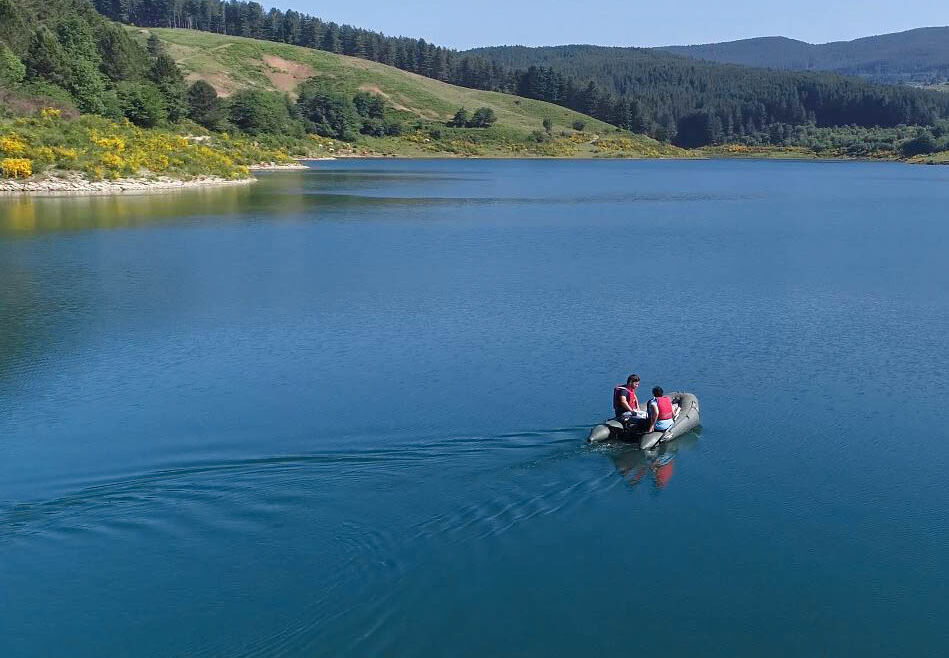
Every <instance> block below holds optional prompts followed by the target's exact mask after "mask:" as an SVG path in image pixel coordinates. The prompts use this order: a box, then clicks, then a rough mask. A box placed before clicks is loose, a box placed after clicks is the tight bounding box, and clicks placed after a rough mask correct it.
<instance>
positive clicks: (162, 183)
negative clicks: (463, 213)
mask: <svg viewBox="0 0 949 658" xmlns="http://www.w3.org/2000/svg"><path fill="white" fill-rule="evenodd" d="M342 157H343V158H345V159H375V158H392V159H399V160H448V159H451V160H454V159H462V160H466V159H471V160H518V159H525V160H601V161H603V160H613V161H615V160H698V161H702V160H705V161H714V160H772V161H773V160H783V161H802V162H838V163H839V162H889V163H894V164H907V165H921V164H922V165H939V164H944V163H936V162H926V161H919V160H917V161H915V162H914V161H912V160H896V159H894V160H889V159H877V158H847V157H832V158H831V157H820V156H808V155H806V154H794V155H790V154H786V155H783V156H775V155H773V154H768V153H754V154H751V153H749V154H741V155H738V154H722V153H705V154H702V155H699V156H697V157H694V156H693V157H593V158H565V157H557V156H535V157H527V158H524V157H513V158H512V157H504V156H470V155H467V156H459V155H457V154H445V155H432V156H431V157H425V156H422V157H420V156H409V155H395V154H393V155H381V156H380V155H361V156H353V155H346V156H342ZM337 159H340V156H336V157H309V158H296V162H293V163H274V162H268V163H260V164H257V165H253V166H250V167H248V169H249V170H250V171H252V172H253V171H261V172H266V171H293V170H297V171H302V170H305V169H310V167H308V166H307V165H306V164H304V163H306V162H321V161H332V160H337ZM256 181H257V179H256V178H254V177H253V176H248V177H247V178H237V179H232V178H222V177H219V176H198V177H195V178H191V179H187V180H186V179H178V178H172V177H170V176H158V177H155V178H144V177H142V178H117V179H114V180H98V181H93V180H89V179H88V178H86V177H85V176H83V175H82V174H79V173H71V174H68V175H52V176H46V177H43V178H39V179H33V180H31V179H22V180H18V179H0V198H3V197H10V196H20V195H37V196H43V195H48V196H68V195H91V194H103V195H106V194H147V193H150V192H167V191H172V190H186V189H198V188H204V187H216V186H223V185H246V184H249V183H254V182H256Z"/></svg>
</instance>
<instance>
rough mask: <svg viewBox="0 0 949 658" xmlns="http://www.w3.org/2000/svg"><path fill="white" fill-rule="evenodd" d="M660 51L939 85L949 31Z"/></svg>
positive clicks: (947, 67) (946, 65)
mask: <svg viewBox="0 0 949 658" xmlns="http://www.w3.org/2000/svg"><path fill="white" fill-rule="evenodd" d="M659 50H664V51H666V52H670V53H674V54H677V55H684V56H686V57H692V58H695V59H702V60H707V61H712V62H723V63H730V64H743V65H746V66H764V67H768V68H773V69H789V70H797V71H833V72H836V73H843V74H847V75H858V76H861V77H864V78H867V79H869V80H873V81H875V82H888V83H892V82H909V83H913V84H920V85H937V84H940V83H944V82H946V81H947V80H949V27H924V28H919V29H915V30H907V31H905V32H895V33H892V34H881V35H878V36H872V37H864V38H861V39H854V40H852V41H834V42H831V43H822V44H811V43H806V42H804V41H797V40H795V39H787V38H785V37H762V38H757V39H741V40H739V41H727V42H723V43H707V44H700V45H693V46H666V47H663V48H660V49H659Z"/></svg>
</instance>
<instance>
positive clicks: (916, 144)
mask: <svg viewBox="0 0 949 658" xmlns="http://www.w3.org/2000/svg"><path fill="white" fill-rule="evenodd" d="M938 150H939V146H938V144H937V143H936V139H935V138H934V137H933V134H932V133H931V132H929V131H923V132H922V133H920V134H919V135H918V136H916V137H914V138H913V139H910V140H907V141H905V142H903V143H902V144H900V153H901V154H902V156H903V157H904V158H911V157H913V156H914V155H925V154H927V153H935V152H936V151H938Z"/></svg>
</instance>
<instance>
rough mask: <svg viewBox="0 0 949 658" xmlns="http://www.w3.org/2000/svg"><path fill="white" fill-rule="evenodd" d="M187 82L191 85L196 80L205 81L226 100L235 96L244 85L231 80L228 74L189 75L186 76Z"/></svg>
mask: <svg viewBox="0 0 949 658" xmlns="http://www.w3.org/2000/svg"><path fill="white" fill-rule="evenodd" d="M185 80H186V81H187V82H188V83H189V84H190V83H193V82H194V81H195V80H204V81H205V82H207V83H208V84H209V85H211V86H212V87H214V91H216V92H217V95H218V96H221V97H222V98H226V97H228V96H230V95H231V94H233V93H234V92H235V91H237V90H239V89H241V88H242V87H243V85H241V84H240V83H239V82H237V81H236V80H234V79H233V78H231V76H229V75H228V74H227V73H224V72H221V73H194V72H192V73H189V74H188V75H186V76H185Z"/></svg>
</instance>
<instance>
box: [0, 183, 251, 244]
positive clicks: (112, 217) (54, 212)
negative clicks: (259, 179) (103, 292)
mask: <svg viewBox="0 0 949 658" xmlns="http://www.w3.org/2000/svg"><path fill="white" fill-rule="evenodd" d="M250 195H251V190H250V186H247V185H226V186H221V187H206V188H194V189H185V190H162V191H156V192H154V193H145V194H109V195H95V194H93V195H86V196H65V195H63V196H28V195H23V196H10V197H7V198H0V235H17V234H23V235H26V234H31V233H46V232H51V231H64V230H65V231H71V230H81V229H107V228H126V227H131V226H141V225H144V224H148V223H150V222H153V221H156V220H163V219H171V218H178V217H193V216H196V215H208V214H215V215H218V214H232V213H236V212H238V211H240V210H243V209H244V207H245V204H246V202H247V200H248V199H249V197H250Z"/></svg>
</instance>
